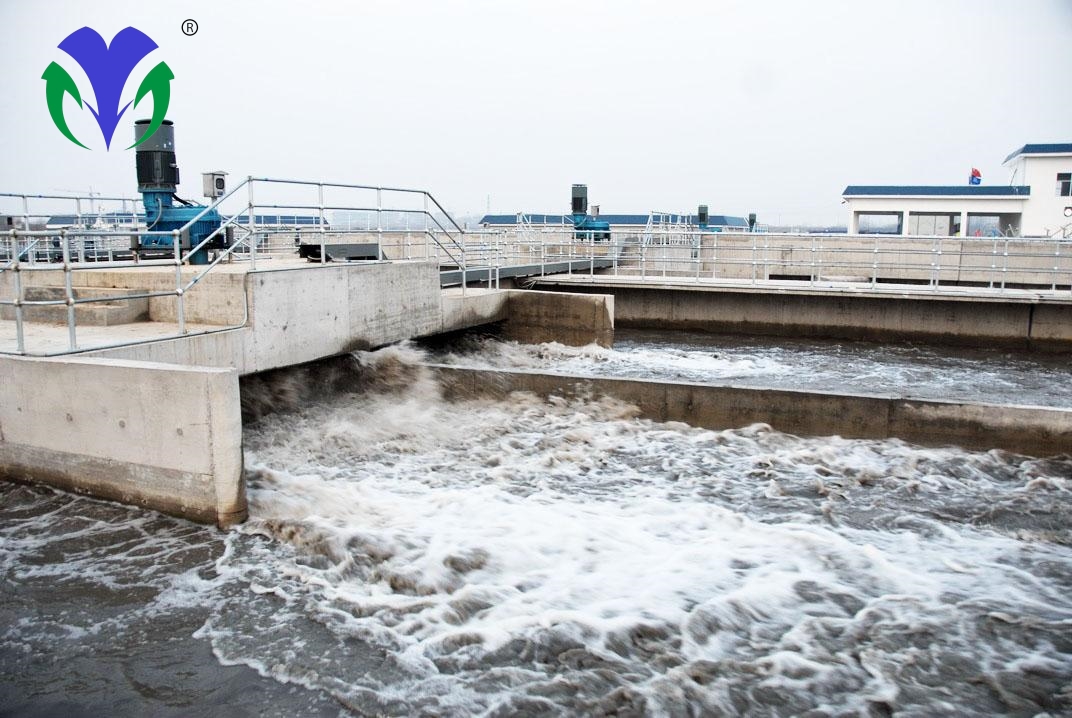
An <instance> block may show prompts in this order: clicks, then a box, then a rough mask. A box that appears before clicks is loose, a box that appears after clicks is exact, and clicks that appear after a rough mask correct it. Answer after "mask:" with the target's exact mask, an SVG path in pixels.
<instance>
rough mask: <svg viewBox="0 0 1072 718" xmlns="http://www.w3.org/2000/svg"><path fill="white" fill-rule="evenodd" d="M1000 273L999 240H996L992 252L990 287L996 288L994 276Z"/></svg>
mask: <svg viewBox="0 0 1072 718" xmlns="http://www.w3.org/2000/svg"><path fill="white" fill-rule="evenodd" d="M997 273H998V241H997V240H996V239H995V240H994V248H993V250H992V251H991V252H990V286H989V287H987V288H988V289H993V288H994V278H995V277H996V276H997Z"/></svg>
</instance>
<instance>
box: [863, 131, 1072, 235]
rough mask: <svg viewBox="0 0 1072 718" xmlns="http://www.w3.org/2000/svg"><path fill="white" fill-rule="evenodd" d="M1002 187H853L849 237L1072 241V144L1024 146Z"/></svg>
mask: <svg viewBox="0 0 1072 718" xmlns="http://www.w3.org/2000/svg"><path fill="white" fill-rule="evenodd" d="M1002 164H1003V165H1004V166H1006V167H1008V168H1009V169H1010V170H1011V172H1012V176H1011V178H1010V181H1009V184H1008V185H1007V186H1000V185H993V186H988V185H970V184H967V183H965V184H964V185H959V186H958V185H952V186H948V185H947V186H933V185H908V186H895V185H877V186H868V185H849V186H848V187H846V188H845V191H844V192H843V193H842V197H843V198H844V200H845V202H846V203H847V204H848V206H849V226H848V231H849V234H903V235H939V236H967V237H992V236H1009V237H1068V236H1072V143H1064V144H1034V145H1024V146H1023V147H1021V148H1020V149H1018V150H1015V151H1014V152H1012V153H1011V154H1010V155H1009V156H1008V157H1006V158H1005V161H1004V162H1003V163H1002Z"/></svg>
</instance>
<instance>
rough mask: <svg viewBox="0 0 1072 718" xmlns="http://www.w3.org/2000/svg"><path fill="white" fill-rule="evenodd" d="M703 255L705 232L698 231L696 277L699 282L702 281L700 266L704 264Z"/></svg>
mask: <svg viewBox="0 0 1072 718" xmlns="http://www.w3.org/2000/svg"><path fill="white" fill-rule="evenodd" d="M702 256H703V233H702V232H697V233H696V258H695V259H696V278H695V281H696V283H697V284H699V283H700V267H701V266H702V265H703V261H702V259H701V257H702Z"/></svg>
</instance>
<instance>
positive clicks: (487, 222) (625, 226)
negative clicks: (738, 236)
mask: <svg viewBox="0 0 1072 718" xmlns="http://www.w3.org/2000/svg"><path fill="white" fill-rule="evenodd" d="M653 218H654V221H655V222H656V223H658V222H659V220H660V219H662V220H663V222H665V223H670V222H673V223H675V224H688V225H691V226H694V227H695V226H698V225H699V224H700V218H699V216H698V215H695V214H672V213H659V212H654V213H648V214H602V213H601V214H599V219H601V220H604V221H606V222H607V223H608V224H610V228H611V231H615V232H617V231H630V230H641V229H644V228H645V227H646V226H648V223H649V222H651V221H653ZM519 220H520V221H519ZM522 223H523V224H532V225H537V226H558V225H562V226H568V227H572V226H573V220H572V219H571V217H570V215H568V214H528V213H522V214H486V215H484V216H483V217H481V218H480V224H481V225H483V226H484V227H489V228H490V227H516V226H517V225H518V224H522ZM707 226H709V227H711V228H712V229H714V228H716V227H717V228H725V229H727V230H743V231H748V220H747V219H745V218H744V217H731V216H729V215H724V214H712V215H708V218H707Z"/></svg>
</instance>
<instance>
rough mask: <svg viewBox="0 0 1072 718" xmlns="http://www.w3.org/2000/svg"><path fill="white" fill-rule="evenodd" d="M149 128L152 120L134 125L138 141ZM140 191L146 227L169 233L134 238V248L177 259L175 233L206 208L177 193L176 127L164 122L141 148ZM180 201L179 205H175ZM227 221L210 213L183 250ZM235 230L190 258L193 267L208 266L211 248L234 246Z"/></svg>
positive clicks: (185, 236)
mask: <svg viewBox="0 0 1072 718" xmlns="http://www.w3.org/2000/svg"><path fill="white" fill-rule="evenodd" d="M148 129H149V120H137V121H135V122H134V140H135V141H138V140H141V138H142V135H144V134H145V131H146V130H148ZM136 162H137V170H138V192H140V193H141V197H142V204H143V205H144V206H145V224H146V227H147V229H148V230H149V231H150V232H167V234H143V235H140V236H137V237H135V238H134V239H133V243H134V246H133V247H132V249H133V250H134V251H135V252H138V253H139V254H140V255H143V256H144V255H148V256H154V255H155V256H165V255H166V256H168V257H171V256H174V239H173V237H172V235H171V231H172V230H176V229H182V228H183V227H185V226H186V224H187V222H189V221H190V220H192V219H194V218H195V217H197V215H199V214H200V213H201V212H202V211H203V210H204V209H205V206H204V205H201V204H198V203H196V202H188V201H186V200H183V199H179V197H178V195H176V194H175V190H176V189H177V186H178V184H179V167H178V165H176V164H175V126H174V123H172V122H171V120H164V121H163V123H162V124H161V125H160V127H159V128H158V129H157V130H156V132H154V133H153V135H152V137H150V138H149V139H147V140H145V142H142V143H141V144H140V145H138V147H137V158H136ZM176 202H178V205H176V204H175V203H176ZM222 221H223V218H222V217H220V213H219V212H217V211H216V210H214V209H213V210H209V211H208V212H206V213H205V214H204V216H203V217H201V218H200V219H199V220H197V222H196V223H195V224H194V225H193V226H192V227H190V229H189V230H187V231H185V232H183V233H182V234H181V235H180V237H179V247H180V249H181V250H182V251H184V252H189V251H190V250H191V249H193V248H194V247H196V246H197V245H199V244H201V242H202V241H203V240H204V239H205V238H206V237H208V236H209V235H211V234H212V233H213V232H215V231H216V230H217V229H218V228H219V226H220V224H221V222H222ZM231 230H232V228H231V227H227V229H226V231H220V232H219V233H218V234H217V235H216V236H215V237H213V238H212V241H210V242H209V243H208V244H207V245H205V246H204V247H202V248H201V249H199V250H197V251H196V252H194V253H193V254H192V255H190V264H208V263H209V254H208V251H209V250H210V249H226V248H227V247H229V246H230V243H231V240H232V237H233V232H232V231H231Z"/></svg>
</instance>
